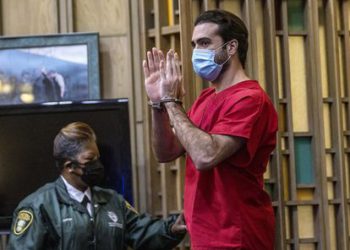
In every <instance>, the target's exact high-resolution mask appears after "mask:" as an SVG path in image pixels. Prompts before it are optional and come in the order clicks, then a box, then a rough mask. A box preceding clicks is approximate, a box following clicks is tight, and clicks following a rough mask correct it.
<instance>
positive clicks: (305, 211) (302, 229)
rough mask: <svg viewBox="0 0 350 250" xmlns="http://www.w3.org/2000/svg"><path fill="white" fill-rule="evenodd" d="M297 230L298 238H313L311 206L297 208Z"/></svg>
mask: <svg viewBox="0 0 350 250" xmlns="http://www.w3.org/2000/svg"><path fill="white" fill-rule="evenodd" d="M298 228H299V236H300V238H313V237H314V236H315V233H314V216H313V207H312V206H298Z"/></svg>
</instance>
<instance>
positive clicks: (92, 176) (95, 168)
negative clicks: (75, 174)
mask: <svg viewBox="0 0 350 250" xmlns="http://www.w3.org/2000/svg"><path fill="white" fill-rule="evenodd" d="M80 165H81V164H79V163H78V162H74V161H72V167H73V168H81V170H83V175H81V176H80V177H81V179H82V180H83V182H85V183H86V184H87V185H88V186H89V187H92V186H96V185H98V184H101V183H102V181H103V177H104V166H103V165H102V163H101V162H100V161H99V160H94V161H89V162H87V163H85V164H84V165H85V167H81V166H80Z"/></svg>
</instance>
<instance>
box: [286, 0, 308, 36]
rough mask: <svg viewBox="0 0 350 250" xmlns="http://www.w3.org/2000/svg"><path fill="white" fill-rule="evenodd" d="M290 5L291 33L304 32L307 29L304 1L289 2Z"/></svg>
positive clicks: (291, 0) (289, 23) (293, 0)
mask: <svg viewBox="0 0 350 250" xmlns="http://www.w3.org/2000/svg"><path fill="white" fill-rule="evenodd" d="M287 4H288V28H289V30H290V31H302V30H304V29H305V18H304V13H305V12H304V1H303V0H289V1H288V2H287Z"/></svg>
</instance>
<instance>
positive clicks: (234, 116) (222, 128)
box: [210, 95, 262, 167]
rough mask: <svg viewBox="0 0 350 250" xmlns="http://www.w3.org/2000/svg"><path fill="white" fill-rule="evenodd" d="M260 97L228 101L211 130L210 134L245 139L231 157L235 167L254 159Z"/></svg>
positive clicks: (251, 96)
mask: <svg viewBox="0 0 350 250" xmlns="http://www.w3.org/2000/svg"><path fill="white" fill-rule="evenodd" d="M261 106H262V101H261V96H254V95H249V96H244V97H242V98H239V100H228V101H227V103H226V104H225V105H223V108H222V111H221V112H220V117H219V119H218V120H217V122H216V123H215V125H214V126H213V128H212V129H211V131H210V133H211V134H223V135H230V136H235V137H242V138H244V139H245V141H246V143H245V145H244V146H243V147H242V148H241V149H240V150H239V151H238V152H236V154H235V155H234V156H233V158H235V159H236V160H235V161H234V163H235V165H237V166H241V167H244V166H246V165H248V164H249V163H250V162H251V160H252V159H253V157H254V154H255V152H256V150H257V147H258V145H259V143H258V141H259V140H260V139H259V137H260V136H261V135H258V134H257V133H255V131H254V127H255V126H256V122H257V121H258V119H259V117H260V116H261Z"/></svg>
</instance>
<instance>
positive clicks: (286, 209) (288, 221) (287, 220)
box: [284, 206, 292, 240]
mask: <svg viewBox="0 0 350 250" xmlns="http://www.w3.org/2000/svg"><path fill="white" fill-rule="evenodd" d="M290 209H291V208H289V207H287V206H285V207H284V215H285V217H284V218H285V221H286V224H285V226H286V239H287V240H288V239H290V238H291V231H292V230H291V223H290V219H289V218H290V216H289V212H290V211H289V210H290Z"/></svg>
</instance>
